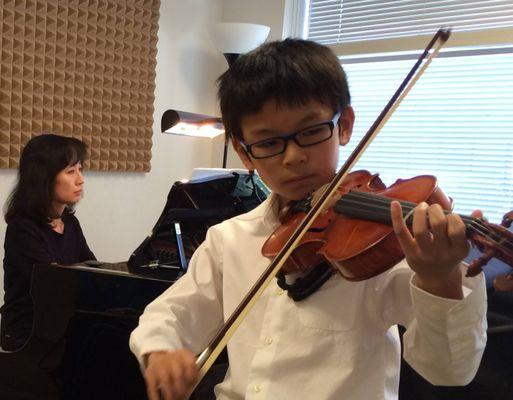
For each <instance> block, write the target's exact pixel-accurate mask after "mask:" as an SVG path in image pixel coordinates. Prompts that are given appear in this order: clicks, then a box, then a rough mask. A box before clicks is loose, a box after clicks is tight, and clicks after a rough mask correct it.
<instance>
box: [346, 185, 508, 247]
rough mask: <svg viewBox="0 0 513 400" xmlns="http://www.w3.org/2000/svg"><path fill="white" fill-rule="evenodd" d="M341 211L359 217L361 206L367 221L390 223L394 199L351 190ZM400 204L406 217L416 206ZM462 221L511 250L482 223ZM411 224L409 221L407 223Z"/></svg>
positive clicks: (505, 240)
mask: <svg viewBox="0 0 513 400" xmlns="http://www.w3.org/2000/svg"><path fill="white" fill-rule="evenodd" d="M341 200H342V205H343V210H344V212H345V213H348V212H351V211H352V212H353V213H354V214H355V213H358V214H360V215H361V207H359V208H358V206H361V205H362V204H363V205H365V206H366V211H365V214H366V216H367V217H368V218H369V219H372V220H376V219H377V220H378V221H380V222H385V223H390V222H391V221H390V211H389V210H390V203H391V202H392V201H393V200H394V199H390V198H388V197H385V196H379V195H375V194H372V193H366V192H361V191H356V190H353V191H351V192H349V193H347V194H346V195H344V196H343V197H342V198H341ZM398 201H399V202H400V203H401V206H402V208H403V215H404V216H408V215H409V214H411V211H412V210H413V208H415V207H416V206H417V204H416V203H412V202H407V201H402V200H398ZM444 212H445V213H446V214H449V213H450V212H449V211H446V210H444ZM460 217H461V218H462V220H463V221H464V223H465V225H466V227H467V229H468V230H469V232H472V233H478V234H479V235H481V236H483V237H486V238H487V239H488V240H490V241H492V242H494V243H496V244H499V245H508V246H509V247H510V248H513V242H512V241H511V240H509V239H508V238H505V237H501V235H499V234H497V233H496V232H494V231H493V230H491V229H489V228H488V227H487V226H486V225H484V223H483V222H482V221H481V220H480V219H478V218H474V217H469V216H465V215H460ZM407 222H408V223H409V224H411V219H409V220H408V221H407Z"/></svg>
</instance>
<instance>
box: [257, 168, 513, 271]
mask: <svg viewBox="0 0 513 400" xmlns="http://www.w3.org/2000/svg"><path fill="white" fill-rule="evenodd" d="M314 197H315V194H314V195H313V196H312V197H311V198H310V199H312V198H314ZM332 197H333V201H332V204H331V206H330V207H329V208H327V209H326V210H324V211H322V212H321V213H320V214H319V215H318V216H317V218H316V219H315V221H314V222H313V224H312V225H311V226H310V227H309V229H308V230H307V232H306V233H305V234H304V235H303V237H302V238H301V241H300V243H299V245H297V246H296V247H295V248H294V250H293V252H292V254H291V255H290V256H289V258H288V259H287V260H286V261H285V263H284V265H283V266H282V269H281V270H282V271H283V273H284V274H288V273H292V272H297V271H301V272H302V273H310V271H312V270H313V269H314V268H317V266H318V265H320V264H321V263H323V262H326V261H327V262H328V263H329V265H330V266H331V267H332V268H333V270H334V271H335V272H338V273H340V275H342V276H343V277H344V278H345V279H347V280H350V281H360V280H364V279H368V278H371V277H374V276H376V275H379V274H381V273H383V272H385V271H386V270H388V269H389V268H391V267H393V266H394V265H396V264H397V263H398V262H399V261H401V260H402V259H403V258H404V254H403V252H402V250H401V247H400V245H399V242H398V241H397V239H396V237H395V235H394V232H393V229H392V226H391V223H392V222H391V218H390V203H391V202H392V201H393V200H397V201H399V203H400V204H401V206H402V209H403V218H405V222H406V224H407V225H411V222H412V221H411V220H412V211H413V209H414V208H415V207H416V206H417V204H418V203H420V202H426V203H428V204H439V205H440V206H441V207H442V208H443V209H444V210H446V212H447V213H450V212H451V210H452V200H451V199H450V198H449V197H447V196H446V195H445V194H444V193H443V191H442V190H441V189H440V188H439V187H438V185H437V180H436V178H435V177H434V176H431V175H421V176H416V177H414V178H411V179H399V180H397V181H396V182H395V183H393V184H392V185H390V186H389V187H386V186H385V184H384V183H383V182H382V181H381V179H380V178H379V176H378V174H374V175H373V174H371V173H370V172H368V171H355V172H351V173H350V174H348V175H347V177H346V178H345V179H344V181H343V182H342V183H341V185H340V186H339V187H338V189H337V193H336V194H335V195H333V196H332ZM310 199H307V200H306V201H302V202H300V206H299V207H298V206H295V207H294V206H293V207H291V209H290V210H289V212H288V215H286V216H284V219H285V221H284V222H283V223H282V224H281V225H280V226H279V227H278V228H277V229H276V230H275V231H274V232H273V233H272V234H271V236H270V237H269V238H268V239H267V241H266V242H265V243H264V245H263V247H262V254H263V255H264V256H267V257H275V256H276V254H277V253H278V252H279V250H280V249H281V248H282V247H283V246H284V244H285V242H286V240H288V238H289V237H290V235H291V233H292V232H293V231H295V230H296V228H297V226H298V225H299V223H300V222H301V221H302V220H303V219H304V217H305V214H306V212H307V211H308V210H309V208H310V207H311V206H310V204H309V202H310ZM294 211H296V212H294ZM461 217H462V219H463V222H464V223H465V225H466V231H467V236H468V238H469V239H470V240H471V242H472V243H474V244H475V245H476V246H477V247H478V248H479V250H480V251H481V252H482V253H483V256H482V257H480V258H479V259H476V260H475V261H474V262H473V263H472V264H471V265H470V268H469V270H468V271H469V272H468V275H470V276H474V275H477V274H478V273H479V272H480V271H481V269H482V267H483V266H484V265H485V264H486V262H487V261H488V260H490V259H491V258H492V257H496V258H498V259H500V260H501V261H503V262H505V263H506V264H508V265H512V266H513V233H511V232H510V231H508V230H507V229H506V228H505V227H504V226H501V225H495V224H490V223H488V222H486V221H484V220H482V219H479V218H473V217H468V216H461ZM505 221H506V222H505V223H508V222H509V223H511V219H506V218H505Z"/></svg>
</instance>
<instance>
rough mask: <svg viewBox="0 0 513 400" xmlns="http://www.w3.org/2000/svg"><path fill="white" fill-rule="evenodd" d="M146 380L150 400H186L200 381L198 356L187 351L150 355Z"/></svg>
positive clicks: (161, 352) (158, 352)
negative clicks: (197, 364) (197, 363)
mask: <svg viewBox="0 0 513 400" xmlns="http://www.w3.org/2000/svg"><path fill="white" fill-rule="evenodd" d="M144 379H145V380H146V390H147V393H148V398H149V400H161V399H162V400H186V399H187V398H188V397H189V396H190V395H191V393H192V391H193V390H194V385H195V384H196V382H197V380H198V368H197V367H196V356H195V355H194V354H192V353H191V352H190V351H189V350H186V349H181V350H178V351H156V352H153V353H150V354H149V356H148V358H147V367H146V371H145V373H144Z"/></svg>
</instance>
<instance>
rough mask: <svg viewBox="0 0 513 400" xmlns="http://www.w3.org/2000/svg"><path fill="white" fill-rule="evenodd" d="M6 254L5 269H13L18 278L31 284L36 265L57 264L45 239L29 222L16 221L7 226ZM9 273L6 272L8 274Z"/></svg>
mask: <svg viewBox="0 0 513 400" xmlns="http://www.w3.org/2000/svg"><path fill="white" fill-rule="evenodd" d="M5 253H6V262H5V263H4V266H5V268H6V269H7V270H9V269H11V270H12V272H14V273H15V275H16V276H18V277H19V278H20V279H22V280H26V281H27V282H29V283H30V279H31V276H32V267H33V265H34V264H36V263H41V264H43V263H53V262H55V260H54V259H53V257H52V256H51V254H50V253H49V251H48V247H47V244H46V242H45V240H44V237H43V236H42V235H41V234H40V233H39V230H38V229H37V228H36V227H35V225H34V223H33V222H31V221H28V220H27V221H25V220H16V221H13V222H12V223H10V224H8V225H7V232H6V235H5ZM9 272H11V271H6V273H7V274H9ZM13 276H14V275H13Z"/></svg>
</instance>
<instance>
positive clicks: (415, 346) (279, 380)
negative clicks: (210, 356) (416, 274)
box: [130, 196, 486, 400]
mask: <svg viewBox="0 0 513 400" xmlns="http://www.w3.org/2000/svg"><path fill="white" fill-rule="evenodd" d="M274 200H275V197H274V196H271V197H270V198H269V199H267V200H266V201H265V202H264V203H263V204H261V205H260V206H258V207H257V208H255V209H254V210H252V211H251V212H249V213H247V214H243V215H240V216H237V217H235V218H232V219H230V220H227V221H224V222H222V223H221V224H219V225H216V226H214V227H212V228H210V229H209V231H208V234H207V237H206V240H205V242H204V243H203V244H202V245H201V246H200V248H198V250H197V251H196V253H195V254H194V256H193V258H192V260H191V262H190V265H189V270H188V272H187V273H186V274H185V275H184V276H183V277H182V278H181V279H180V280H179V281H178V282H176V283H175V284H174V285H173V286H171V287H170V288H169V289H168V290H167V291H166V292H164V293H163V294H162V295H161V296H160V297H159V298H157V299H156V300H155V301H153V302H152V303H151V304H149V305H148V306H147V308H146V310H145V311H144V314H143V315H142V316H141V318H140V321H139V326H138V327H137V328H136V329H135V330H134V331H133V333H132V335H131V338H130V346H131V349H132V351H133V352H134V354H135V355H136V356H137V358H138V359H139V362H141V364H142V360H143V356H144V355H145V354H148V353H150V352H153V351H159V350H176V349H180V348H184V347H185V348H188V349H189V350H191V351H192V352H194V353H197V354H199V353H200V352H201V351H202V350H203V349H204V348H205V347H206V346H207V345H208V343H209V342H210V340H211V339H212V337H213V336H214V335H215V333H216V332H217V330H218V329H219V327H220V326H221V325H222V323H223V321H225V320H226V319H227V318H228V317H229V316H230V314H231V313H232V311H233V310H234V309H235V308H236V307H237V306H238V304H239V302H240V301H241V300H242V298H243V297H244V295H245V294H246V292H247V291H248V290H249V288H250V287H251V286H252V285H253V284H254V282H255V281H256V280H257V279H258V277H259V276H260V274H261V273H262V271H264V269H265V268H266V267H267V266H268V265H269V260H268V259H267V258H265V257H263V256H262V255H261V253H260V251H261V247H262V245H263V243H264V241H265V240H266V239H267V238H268V236H269V235H270V234H271V233H272V232H273V231H274V229H275V228H276V226H277V225H278V220H277V216H276V214H277V213H276V203H277V202H276V201H274ZM463 268H464V267H463V265H462V271H463ZM412 276H413V272H412V270H411V269H410V268H409V267H408V265H407V264H406V262H404V261H403V262H401V263H399V264H398V265H396V266H395V267H394V268H392V269H390V270H388V271H387V272H385V273H383V274H381V275H379V276H376V277H374V278H371V279H368V280H365V281H362V282H356V283H355V282H348V281H346V280H345V279H343V278H341V277H340V276H339V275H338V274H336V275H333V276H332V277H331V278H330V279H329V280H328V281H327V282H326V283H325V284H324V285H323V286H322V287H321V288H320V289H319V290H318V291H317V292H315V293H314V294H312V295H311V296H310V297H308V298H307V299H305V300H303V301H299V302H295V301H293V300H292V299H291V298H289V297H288V296H287V293H286V292H284V291H283V290H282V289H280V288H279V287H278V285H277V284H276V280H273V282H272V283H271V284H270V286H269V287H268V288H267V289H266V290H265V292H264V294H263V295H262V297H261V298H260V299H259V300H258V301H257V302H256V304H255V305H254V307H253V309H252V310H251V311H250V313H249V314H248V316H247V317H246V319H245V320H244V321H243V322H242V324H241V325H240V327H239V328H238V330H237V332H236V333H235V335H234V336H233V337H232V339H231V340H230V342H229V344H228V355H229V362H230V367H229V370H228V373H227V375H226V378H225V380H224V381H223V382H222V383H221V384H219V385H218V386H217V387H216V394H217V398H218V399H221V400H224V399H247V400H252V399H255V400H257V399H279V400H287V399H293V400H298V399H315V400H317V399H323V400H328V399H333V400H335V399H337V400H339V399H351V400H374V399H386V400H390V399H397V396H398V386H399V368H400V342H399V337H398V332H397V327H396V324H401V325H404V326H405V327H407V332H406V334H405V336H404V344H405V346H404V347H405V349H404V352H405V358H406V360H407V361H408V362H409V363H410V365H411V366H412V367H414V368H415V369H416V370H417V372H419V373H420V374H421V375H423V376H424V377H425V378H426V379H427V380H429V381H430V382H432V383H433V384H438V385H465V384H467V383H468V382H469V381H470V380H471V379H472V378H473V377H474V375H475V373H476V371H477V368H478V366H479V362H480V360H481V356H482V353H483V350H484V347H485V343H486V318H485V314H486V291H485V286H484V279H483V276H482V274H481V275H479V276H478V277H475V278H464V288H463V289H464V293H465V298H464V299H463V300H451V299H444V298H440V297H436V296H433V295H431V294H429V293H427V292H424V291H422V290H420V289H418V288H417V287H415V286H414V285H413V284H412V283H411V278H412Z"/></svg>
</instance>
